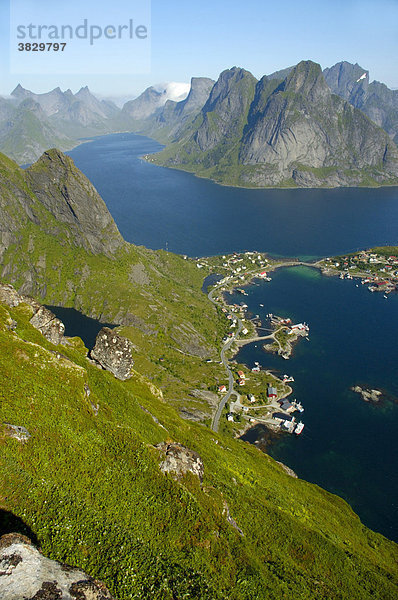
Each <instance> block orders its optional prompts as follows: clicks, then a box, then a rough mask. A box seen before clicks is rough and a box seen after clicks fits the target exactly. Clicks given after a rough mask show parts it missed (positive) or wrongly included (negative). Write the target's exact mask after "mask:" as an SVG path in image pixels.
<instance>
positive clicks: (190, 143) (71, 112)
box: [0, 61, 398, 187]
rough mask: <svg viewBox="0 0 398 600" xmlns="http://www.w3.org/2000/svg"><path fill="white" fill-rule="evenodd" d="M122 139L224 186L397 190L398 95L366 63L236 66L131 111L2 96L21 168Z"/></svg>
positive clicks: (8, 139)
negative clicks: (157, 148)
mask: <svg viewBox="0 0 398 600" xmlns="http://www.w3.org/2000/svg"><path fill="white" fill-rule="evenodd" d="M188 90H189V92H188ZM120 131H132V132H137V133H141V134H145V135H148V136H151V137H153V138H155V139H157V140H158V141H160V142H162V143H164V144H166V146H167V147H166V149H165V150H164V151H163V152H162V153H160V154H159V155H157V156H153V157H151V158H150V159H149V160H151V161H153V162H156V163H157V164H162V165H165V166H169V167H175V168H182V169H186V170H189V171H192V172H194V173H196V174H197V175H201V176H204V177H210V178H212V179H214V180H215V181H218V182H220V183H227V184H232V185H243V186H253V187H267V186H271V187H275V186H277V187H280V186H282V187H284V186H289V187H297V186H299V187H320V186H330V187H334V186H339V185H346V186H357V185H365V186H373V185H396V184H397V177H398V170H397V164H398V154H397V148H396V144H395V143H394V142H396V141H397V139H398V90H391V89H389V88H388V87H387V86H385V85H384V84H382V83H379V82H377V81H373V82H369V72H368V71H366V70H365V69H363V68H362V67H360V66H359V65H358V64H356V65H354V64H350V63H348V62H341V63H338V64H336V65H334V66H333V67H331V68H327V69H324V70H323V72H322V70H321V68H320V66H319V65H316V63H313V62H311V61H302V62H301V63H299V64H298V65H296V66H292V67H288V68H286V69H283V70H281V71H277V72H274V73H272V74H270V75H266V76H264V77H262V78H261V79H260V80H257V79H256V78H255V77H254V76H253V75H252V74H251V73H250V72H248V71H246V70H245V69H241V68H237V67H234V68H232V69H227V70H226V71H224V72H223V73H221V75H220V77H219V78H218V80H217V82H214V81H213V80H212V79H209V78H206V77H193V78H192V79H191V84H190V86H189V85H187V84H176V83H171V84H165V85H162V86H151V87H150V88H148V89H147V90H145V91H144V92H143V93H142V94H141V95H140V96H139V97H138V98H135V99H134V100H130V101H127V102H126V103H125V104H124V106H123V108H121V109H120V108H119V107H117V106H116V105H115V104H114V103H113V102H110V101H106V100H98V99H97V98H96V97H95V96H94V95H93V94H92V93H91V92H90V91H89V89H88V88H87V87H84V88H82V89H81V90H79V92H77V93H76V94H73V93H72V92H71V91H70V90H67V91H65V92H62V91H61V90H60V88H55V89H54V90H52V91H51V92H48V93H45V94H34V93H33V92H30V91H29V90H26V89H24V88H22V87H21V86H20V85H18V86H17V87H16V88H15V90H14V91H13V92H12V94H11V98H10V99H4V98H0V150H2V151H3V152H5V153H6V154H7V155H8V156H10V157H11V158H13V159H15V160H17V162H19V163H20V164H24V163H30V162H32V161H33V160H35V159H37V158H38V157H39V156H40V155H41V154H42V152H43V151H45V150H46V149H47V148H48V147H51V146H56V147H59V148H61V149H63V150H67V149H70V148H72V147H73V146H74V145H76V144H77V143H79V140H80V139H81V138H84V137H90V136H94V135H100V134H106V133H115V132H120ZM384 132H386V133H387V134H388V136H386V135H385V133H384Z"/></svg>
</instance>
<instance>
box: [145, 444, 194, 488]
mask: <svg viewBox="0 0 398 600" xmlns="http://www.w3.org/2000/svg"><path fill="white" fill-rule="evenodd" d="M156 448H159V450H161V451H162V452H164V454H165V458H164V460H163V461H162V462H161V464H160V469H161V471H162V472H163V473H172V474H173V476H174V477H175V478H176V479H180V478H182V477H183V476H184V475H186V474H187V473H188V472H190V473H193V474H194V475H196V476H197V477H198V478H199V479H200V481H202V480H203V475H204V465H203V461H202V459H201V458H200V456H199V454H198V453H197V452H194V451H193V450H190V449H189V448H185V446H182V445H181V444H158V445H157V446H156Z"/></svg>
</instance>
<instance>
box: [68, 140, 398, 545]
mask: <svg viewBox="0 0 398 600" xmlns="http://www.w3.org/2000/svg"><path fill="white" fill-rule="evenodd" d="M160 148H161V146H160V145H159V144H158V143H157V142H154V141H153V140H150V139H148V138H145V137H141V136H137V135H134V134H117V135H110V136H104V137H100V138H95V139H94V140H93V141H91V142H87V143H84V144H82V145H80V146H78V147H77V148H75V149H74V150H72V151H71V152H70V153H69V154H70V155H71V156H72V157H73V159H74V160H75V162H76V165H77V166H78V167H79V168H80V169H81V170H82V171H83V172H84V173H85V174H86V175H87V176H88V177H89V178H90V180H91V181H92V182H93V183H94V185H95V186H96V188H97V189H98V191H99V192H100V194H101V195H102V197H103V198H104V200H105V202H106V204H107V206H108V208H109V210H110V212H111V214H112V215H113V217H114V219H115V221H116V223H117V225H118V227H119V229H120V231H121V233H122V235H123V236H124V237H125V239H127V240H128V241H131V242H133V243H136V244H143V245H145V246H147V247H149V248H154V249H157V248H166V247H168V249H169V250H170V251H173V252H177V253H181V254H188V255H190V256H206V255H207V256H208V255H213V254H222V253H224V252H232V251H243V250H250V249H256V250H260V251H266V252H269V253H270V254H272V255H280V256H297V257H300V258H312V257H319V256H326V255H333V254H338V253H344V252H349V251H352V250H356V249H358V248H367V247H370V246H374V245H384V244H394V245H397V244H398V188H381V189H334V190H248V189H239V188H229V187H223V186H218V185H216V184H214V183H212V182H210V181H206V180H203V179H199V178H197V177H194V176H192V175H191V174H188V173H184V172H181V171H176V170H170V169H164V168H161V167H156V166H154V165H151V164H149V163H147V162H145V161H142V160H141V159H140V158H139V157H140V156H141V155H143V154H147V153H151V152H155V151H158V150H159V149H160ZM247 291H248V294H249V296H248V297H246V298H245V301H246V303H247V304H248V306H249V309H250V310H251V311H252V312H253V313H254V314H259V315H260V316H261V317H263V318H264V317H265V314H266V313H268V312H272V313H275V314H279V315H282V316H290V317H291V318H293V319H294V320H295V321H306V322H308V323H309V325H310V341H309V342H307V341H305V340H302V341H300V343H299V344H298V346H297V348H296V349H295V351H294V354H293V357H292V358H291V359H290V360H289V361H284V360H283V359H281V358H280V357H276V356H273V355H270V354H268V353H265V352H264V351H263V349H262V347H261V344H258V343H255V344H252V345H249V346H246V347H244V348H243V349H242V350H241V351H240V354H239V360H241V361H242V362H247V363H248V364H249V365H251V366H252V364H253V363H254V361H255V360H257V361H259V362H260V363H261V364H262V365H263V366H264V367H265V368H271V369H275V370H276V371H277V372H280V373H281V374H283V373H285V372H287V373H288V374H290V375H293V376H294V378H295V382H294V384H293V385H294V394H293V396H294V397H296V398H297V399H298V400H300V401H301V402H302V403H303V404H304V406H305V412H304V413H303V415H302V417H303V421H304V422H305V429H304V432H303V434H302V435H301V436H299V437H296V436H288V435H286V436H284V437H283V438H281V439H280V440H279V441H277V442H276V443H275V444H273V445H272V446H271V448H270V449H269V450H268V451H269V453H270V454H271V455H272V456H274V457H275V458H276V459H278V460H282V461H283V462H285V463H286V464H288V465H289V466H290V467H292V468H293V469H294V470H295V471H296V472H297V474H298V475H299V476H300V477H303V478H304V479H307V480H308V481H312V482H315V483H318V484H319V485H321V486H322V487H324V488H326V489H328V490H330V491H332V492H335V493H337V494H339V495H340V496H342V497H343V498H345V499H346V500H347V501H348V502H349V503H350V504H351V505H352V506H353V508H354V510H355V511H356V512H357V513H358V514H359V515H360V517H361V519H362V520H363V522H364V523H365V524H366V525H368V526H370V527H372V528H373V529H375V530H377V531H380V532H382V533H383V534H385V535H386V536H387V537H390V538H391V539H395V540H397V539H398V523H397V504H398V476H397V470H396V466H395V457H396V455H397V451H398V405H397V404H396V399H397V398H398V377H397V365H398V360H397V359H398V350H397V343H396V341H397V339H398V295H395V296H394V295H390V296H389V298H388V299H387V300H385V299H384V298H383V295H382V294H371V293H369V292H368V290H367V289H366V286H362V285H361V284H358V287H356V282H355V281H346V280H344V281H342V280H340V279H337V278H327V277H323V276H321V275H320V274H319V272H318V271H316V270H315V269H309V268H305V267H297V268H293V269H291V268H289V269H281V270H279V271H276V272H275V273H274V274H273V275H272V281H271V282H269V283H266V282H263V283H261V284H260V285H258V286H252V287H249V288H247ZM239 301H241V297H239ZM260 304H264V307H263V308H262V307H260ZM256 346H257V347H256ZM357 384H359V385H364V386H366V387H374V388H377V389H382V390H383V391H385V393H386V395H387V398H388V399H385V400H383V401H382V402H381V403H380V404H379V405H373V404H369V403H365V402H364V401H363V400H362V399H361V397H360V396H359V395H358V394H355V393H354V392H352V391H350V387H352V386H353V385H357Z"/></svg>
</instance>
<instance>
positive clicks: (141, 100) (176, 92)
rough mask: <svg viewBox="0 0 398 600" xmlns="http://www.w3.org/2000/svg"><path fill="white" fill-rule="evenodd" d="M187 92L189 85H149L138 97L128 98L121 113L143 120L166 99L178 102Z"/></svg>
mask: <svg viewBox="0 0 398 600" xmlns="http://www.w3.org/2000/svg"><path fill="white" fill-rule="evenodd" d="M188 93H189V85H188V84H181V83H168V84H166V85H165V86H156V87H155V86H151V87H149V88H147V89H146V90H145V91H144V92H143V93H142V94H141V95H140V96H138V98H134V100H129V101H128V102H126V103H125V104H124V106H123V114H125V115H127V116H128V117H129V118H131V119H133V120H134V121H143V120H145V119H148V117H150V116H152V115H153V114H154V113H155V112H156V111H157V110H158V109H160V108H162V107H163V106H164V105H165V104H166V102H167V101H169V100H171V101H173V102H180V101H182V100H184V99H185V98H186V97H187V95H188Z"/></svg>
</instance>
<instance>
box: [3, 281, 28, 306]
mask: <svg viewBox="0 0 398 600" xmlns="http://www.w3.org/2000/svg"><path fill="white" fill-rule="evenodd" d="M0 302H1V303H2V304H6V305H7V306H9V307H10V308H14V307H15V306H19V304H21V303H22V302H24V297H23V296H21V295H20V294H18V292H17V291H16V289H15V288H14V287H13V286H12V285H7V284H6V285H3V284H0Z"/></svg>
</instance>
